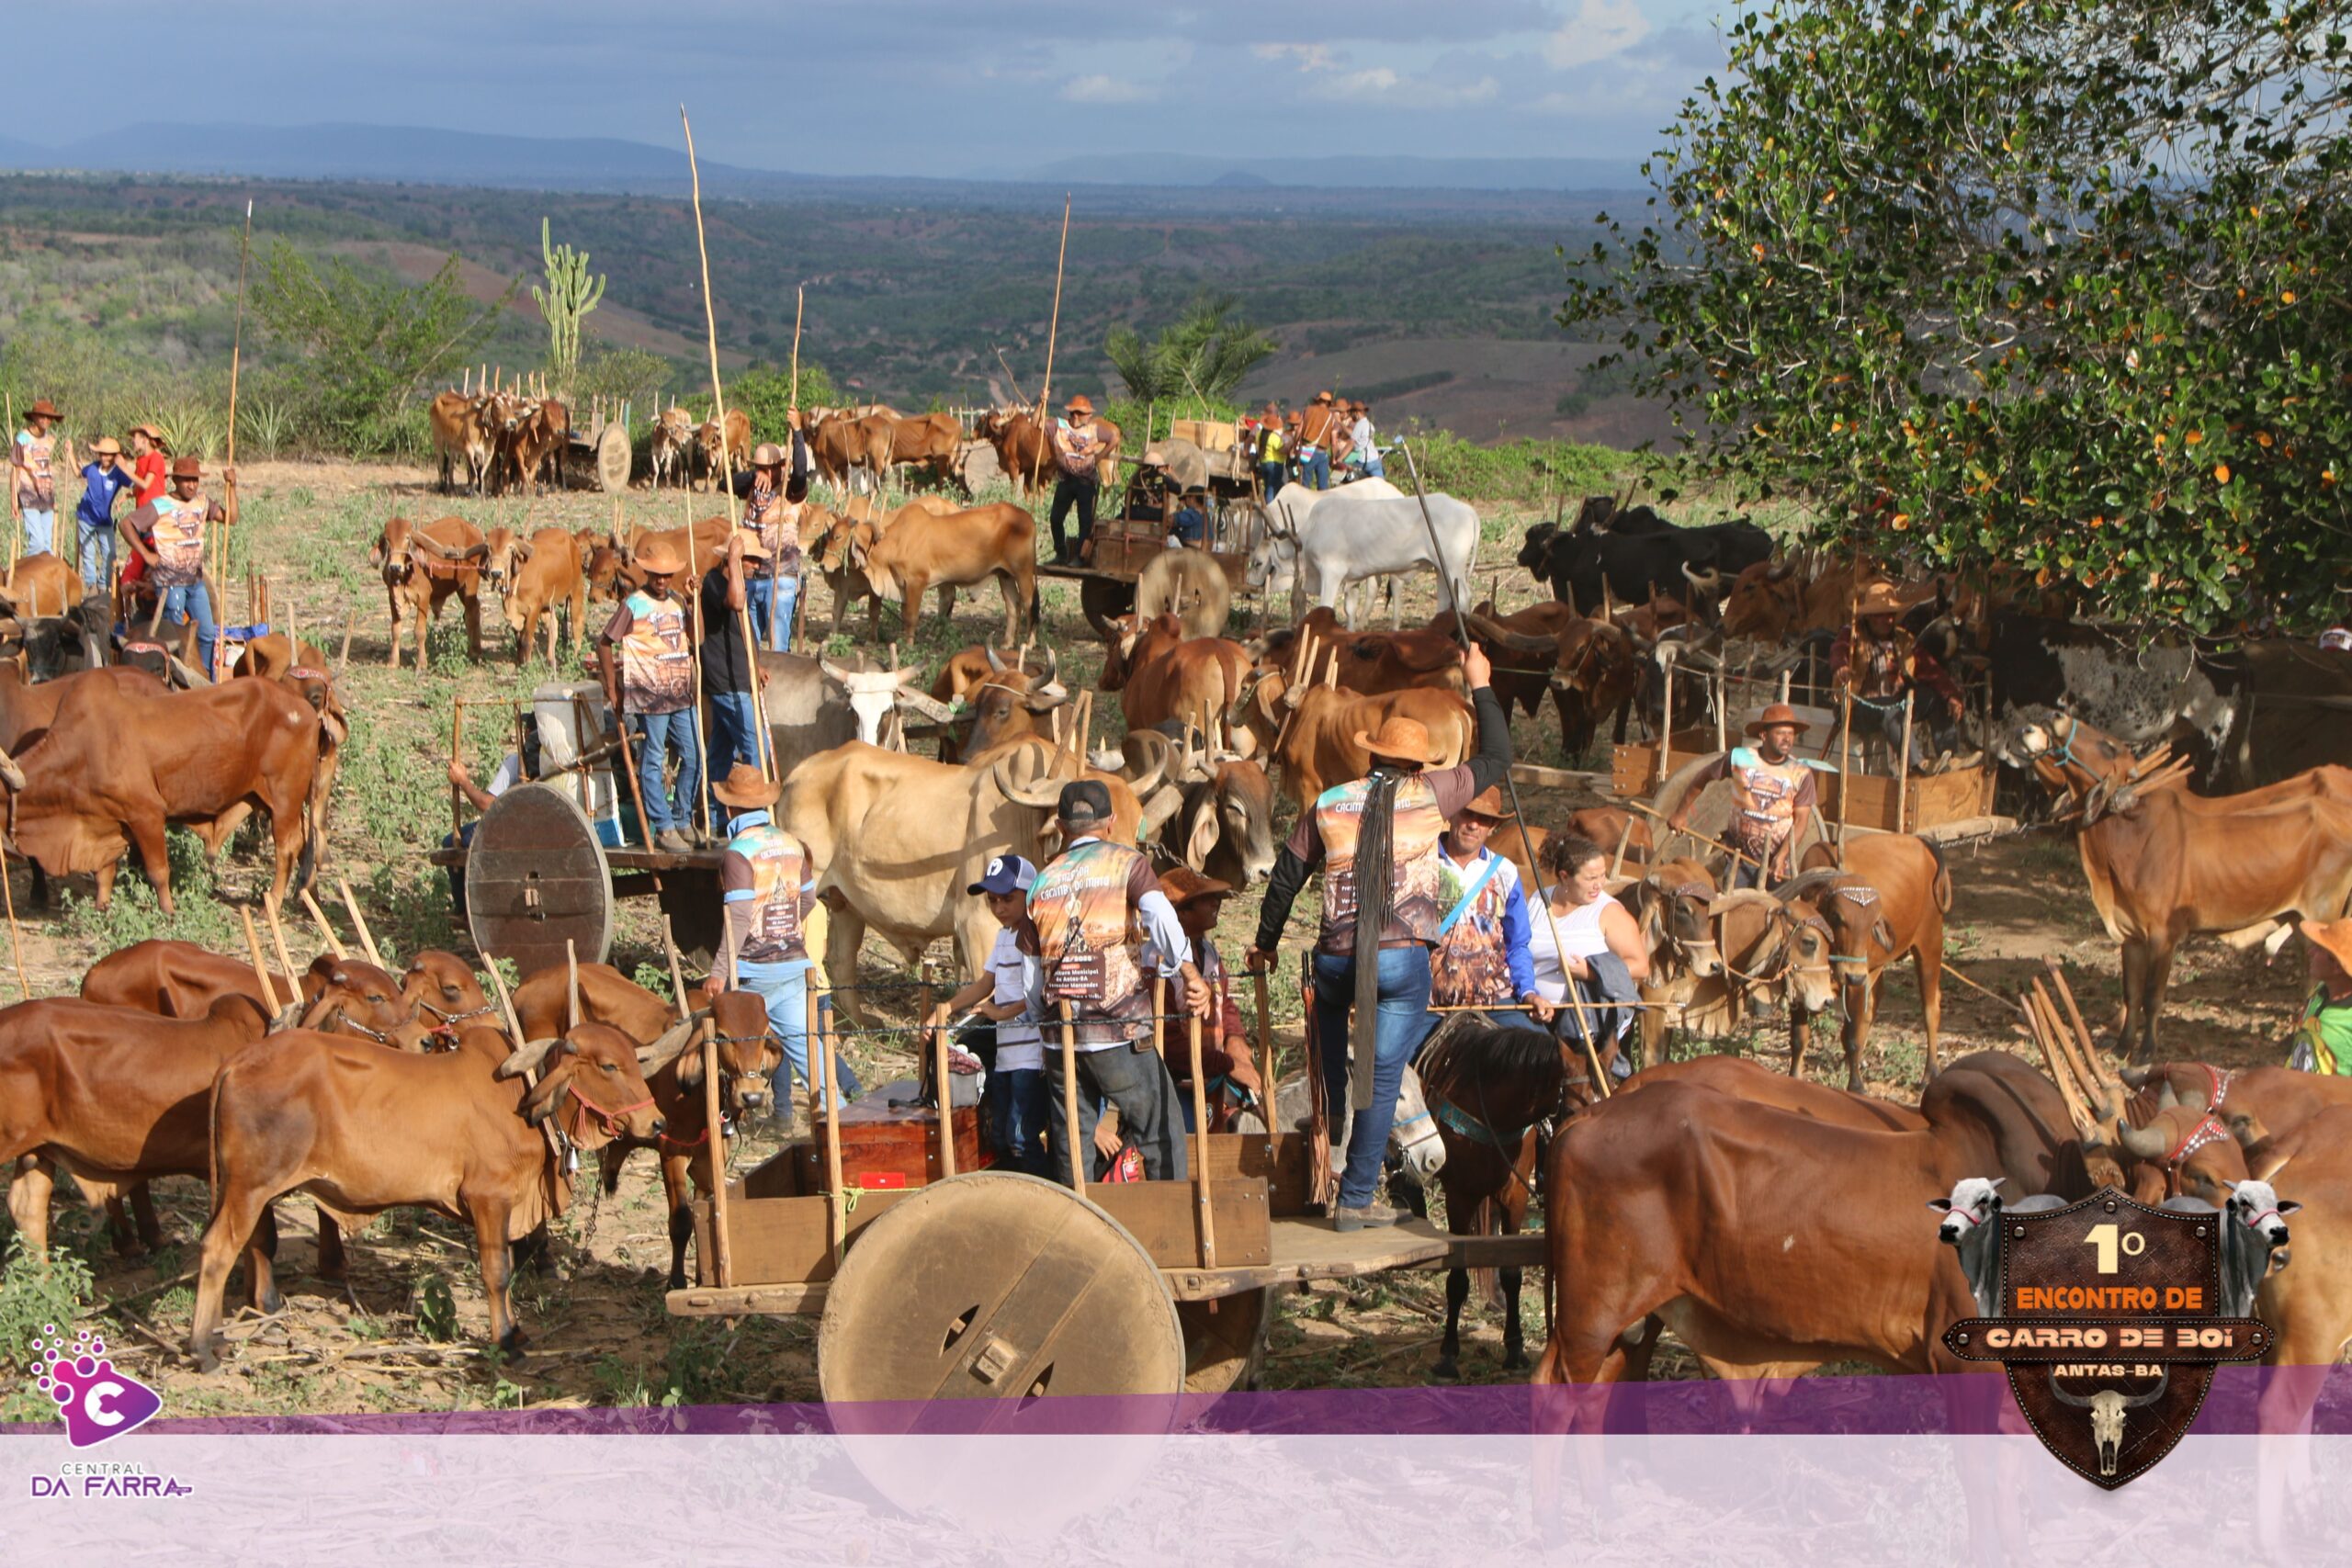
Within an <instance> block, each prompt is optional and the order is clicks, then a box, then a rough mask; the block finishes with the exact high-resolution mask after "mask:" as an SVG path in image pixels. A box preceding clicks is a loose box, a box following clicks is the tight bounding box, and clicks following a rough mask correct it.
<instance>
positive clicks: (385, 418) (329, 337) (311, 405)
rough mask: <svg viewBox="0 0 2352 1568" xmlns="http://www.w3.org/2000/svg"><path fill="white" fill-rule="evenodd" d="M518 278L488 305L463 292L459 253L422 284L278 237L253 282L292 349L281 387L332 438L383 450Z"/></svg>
mask: <svg viewBox="0 0 2352 1568" xmlns="http://www.w3.org/2000/svg"><path fill="white" fill-rule="evenodd" d="M521 287H522V279H521V278H520V277H517V278H515V279H514V280H513V281H511V282H509V283H508V284H507V286H506V288H505V291H504V292H503V293H502V294H501V295H500V296H499V297H498V298H497V299H493V300H492V301H491V302H490V303H489V304H487V305H481V306H477V305H475V304H474V303H473V301H471V300H470V299H467V298H466V295H465V291H464V290H463V289H462V288H459V287H458V257H457V256H456V255H455V254H451V255H450V257H449V259H448V260H447V261H446V262H444V263H443V264H442V265H441V270H440V271H439V272H437V273H435V274H434V276H433V277H432V279H431V280H430V281H429V282H426V283H424V284H423V285H421V286H419V287H417V288H409V287H407V286H406V285H404V284H401V283H399V282H396V281H390V280H378V279H374V278H370V277H368V276H364V275H362V274H361V273H360V272H359V271H358V270H357V269H356V268H355V267H354V266H352V265H351V264H350V263H348V262H346V261H344V260H342V259H341V258H339V257H338V258H336V259H335V260H333V261H331V262H329V263H328V264H327V265H326V266H325V267H324V268H323V269H322V268H321V267H319V266H318V265H316V264H314V263H313V262H312V261H311V258H310V257H308V256H306V255H304V254H302V253H301V252H300V251H298V250H296V249H295V248H294V247H293V246H292V245H290V244H288V243H286V242H285V241H283V240H279V241H275V242H273V243H271V245H270V248H269V258H268V261H267V264H266V266H265V268H264V270H263V274H262V276H261V277H260V278H259V279H258V280H257V282H256V284H255V286H254V298H253V305H254V315H255V316H256V317H257V318H258V319H259V321H260V322H261V324H262V326H263V328H264V329H265V330H266V332H267V333H268V334H269V336H270V337H271V338H272V339H273V340H274V341H275V342H276V343H277V344H279V345H280V346H281V347H283V348H285V349H287V350H289V351H290V352H291V353H292V355H294V356H295V357H294V359H293V361H292V362H291V363H290V364H289V365H288V366H287V367H285V382H286V387H285V390H286V391H287V393H288V395H289V396H292V397H295V398H298V399H299V400H300V402H301V403H302V405H303V406H304V407H306V408H307V409H308V410H309V411H310V412H311V416H312V418H313V419H314V420H315V422H316V423H317V425H318V427H319V428H320V430H321V431H322V433H323V434H325V435H326V436H327V437H328V438H329V439H330V441H332V442H333V443H334V445H336V446H341V447H344V448H345V449H347V450H352V451H363V452H372V451H380V450H382V449H384V448H385V447H386V446H388V445H390V444H391V443H392V442H393V441H394V440H396V439H397V433H398V430H399V427H400V425H401V413H402V411H404V410H406V409H408V408H410V406H411V405H413V403H414V402H415V401H416V400H417V398H418V397H419V396H420V395H422V394H423V392H424V389H425V388H426V387H428V386H430V385H431V384H432V383H433V382H435V381H436V380H439V379H442V378H447V377H450V376H452V375H454V374H455V372H456V370H457V367H458V366H459V365H461V364H464V363H466V362H467V361H468V360H469V359H470V358H471V357H472V355H473V350H474V349H475V348H476V347H478V346H479V345H480V344H481V343H482V342H483V340H484V339H486V338H488V337H489V335H490V333H491V332H492V328H494V327H495V326H496V324H497V321H498V315H499V312H500V311H502V310H504V309H505V308H506V306H507V304H508V302H509V301H511V300H512V299H514V298H515V291H516V290H517V289H518V288H521Z"/></svg>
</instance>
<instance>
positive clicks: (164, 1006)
mask: <svg viewBox="0 0 2352 1568" xmlns="http://www.w3.org/2000/svg"><path fill="white" fill-rule="evenodd" d="M323 978H324V976H323V973H322V970H321V969H320V967H319V965H317V964H313V965H311V968H310V969H309V970H308V971H306V972H305V973H304V975H303V976H302V985H301V995H302V997H303V998H304V999H305V1000H308V999H310V998H313V997H315V996H317V995H318V992H319V987H320V984H321V983H322V980H323ZM270 983H271V984H272V985H274V986H276V987H277V996H278V999H279V1001H280V1002H281V1003H282V1002H283V1001H284V1000H285V999H286V998H288V997H289V996H291V995H293V994H294V988H293V985H292V982H290V981H288V978H287V977H286V976H284V975H282V974H279V973H277V972H276V971H275V970H273V971H272V972H271V975H270ZM223 997H243V998H244V999H245V1000H246V1001H248V1002H251V1003H252V1004H253V1007H254V1011H255V1012H257V1013H258V1012H260V1011H262V1010H263V1005H262V994H261V982H260V981H259V980H257V979H255V978H254V966H253V965H252V964H249V963H247V962H246V961H245V960H243V959H242V958H226V957H223V956H222V955H220V953H214V952H212V951H211V950H210V949H209V948H203V947H198V946H197V944H196V943H194V942H175V941H170V940H167V939H165V938H163V937H150V938H148V939H147V940H146V941H145V942H133V943H131V944H130V946H129V947H125V948H120V949H118V950H117V951H115V952H113V953H107V955H106V956H105V957H104V958H101V959H99V960H98V961H97V962H96V964H91V965H90V968H89V972H88V973H87V974H85V975H84V976H82V999H83V1000H84V1001H88V1002H100V1003H103V1004H105V1005H106V1006H107V1007H120V1008H135V1009H137V1010H139V1011H141V1012H152V1013H153V1014H155V1015H156V1016H157V1017H159V1018H202V1017H203V1016H204V1015H205V1014H206V1013H207V1012H209V1011H210V1010H211V1008H212V1004H213V1003H214V1002H217V1001H219V1000H220V998H223Z"/></svg>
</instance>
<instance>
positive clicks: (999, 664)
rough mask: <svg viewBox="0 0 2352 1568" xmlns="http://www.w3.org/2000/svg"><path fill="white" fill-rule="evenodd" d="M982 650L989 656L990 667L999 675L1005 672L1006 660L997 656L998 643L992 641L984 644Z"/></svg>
mask: <svg viewBox="0 0 2352 1568" xmlns="http://www.w3.org/2000/svg"><path fill="white" fill-rule="evenodd" d="M981 651H982V652H984V653H986V654H987V655H988V656H989V670H991V671H994V672H995V673H997V674H999V675H1001V674H1003V673H1004V660H1001V659H1000V658H998V657H997V652H996V644H994V643H992V642H991V643H986V644H983V645H982V648H981Z"/></svg>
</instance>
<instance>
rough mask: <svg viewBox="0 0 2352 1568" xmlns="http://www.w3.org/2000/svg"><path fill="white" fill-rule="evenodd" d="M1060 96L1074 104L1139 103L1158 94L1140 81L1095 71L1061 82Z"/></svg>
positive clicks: (1157, 91)
mask: <svg viewBox="0 0 2352 1568" xmlns="http://www.w3.org/2000/svg"><path fill="white" fill-rule="evenodd" d="M1061 96H1063V97H1064V98H1066V99H1068V100H1069V102H1071V103H1074V104H1140V103H1148V102H1149V101H1150V100H1152V99H1153V98H1156V97H1158V96H1159V90H1158V89H1157V88H1154V87H1149V86H1147V85H1144V84H1143V83H1140V82H1128V81H1123V80H1121V79H1120V78H1118V77H1116V76H1105V75H1103V74H1101V73H1097V74H1095V75H1091V76H1073V77H1071V78H1070V79H1069V81H1067V82H1065V83H1063V84H1062V91H1061Z"/></svg>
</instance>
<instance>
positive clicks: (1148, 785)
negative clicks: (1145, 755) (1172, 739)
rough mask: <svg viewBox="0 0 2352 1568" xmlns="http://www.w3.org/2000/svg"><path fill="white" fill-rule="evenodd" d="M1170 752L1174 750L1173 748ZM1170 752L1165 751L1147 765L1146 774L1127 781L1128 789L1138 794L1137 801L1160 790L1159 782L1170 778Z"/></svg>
mask: <svg viewBox="0 0 2352 1568" xmlns="http://www.w3.org/2000/svg"><path fill="white" fill-rule="evenodd" d="M1170 750H1172V748H1170ZM1170 750H1162V751H1161V752H1160V753H1159V756H1158V757H1157V758H1155V759H1153V760H1152V761H1149V762H1148V763H1146V764H1145V767H1144V772H1143V773H1142V775H1141V776H1140V777H1137V778H1133V779H1130V780H1128V781H1127V787H1128V788H1130V789H1132V790H1134V791H1135V792H1136V799H1137V800H1141V799H1142V798H1143V797H1144V796H1145V795H1149V794H1150V793H1151V792H1152V791H1153V790H1155V789H1158V788H1159V781H1160V780H1162V779H1164V778H1166V777H1167V776H1168V759H1169V755H1170Z"/></svg>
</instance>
